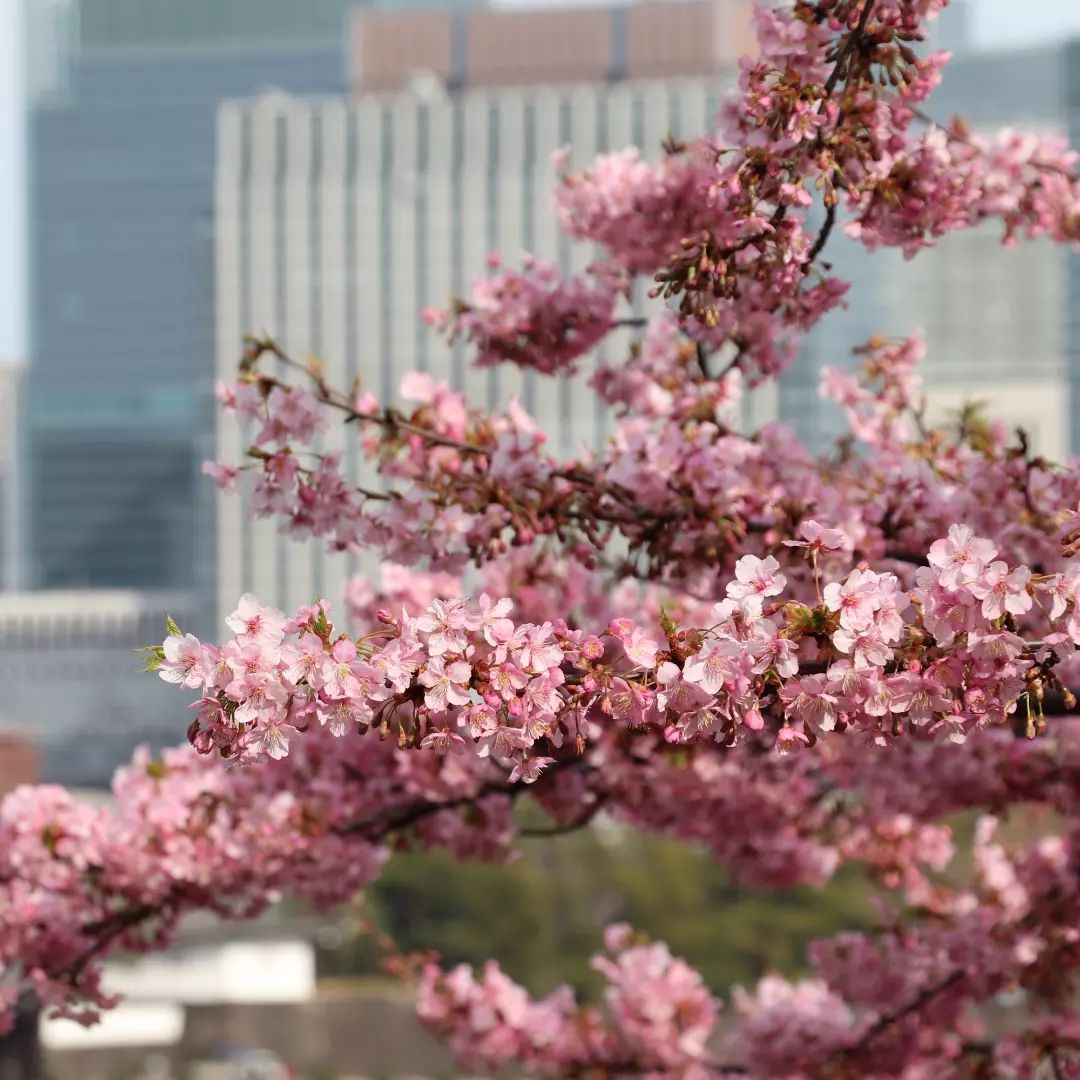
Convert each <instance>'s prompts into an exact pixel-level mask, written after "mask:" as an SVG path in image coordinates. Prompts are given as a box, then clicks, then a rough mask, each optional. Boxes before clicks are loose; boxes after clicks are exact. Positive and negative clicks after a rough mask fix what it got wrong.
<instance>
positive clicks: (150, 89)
mask: <svg viewBox="0 0 1080 1080" xmlns="http://www.w3.org/2000/svg"><path fill="white" fill-rule="evenodd" d="M399 4H400V0H399ZM399 4H394V3H389V2H387V0H383V3H382V4H381V5H379V6H399ZM32 6H33V9H34V10H33V11H32V13H31V14H32V18H31V21H30V22H31V34H32V36H33V40H32V41H31V43H30V44H31V49H30V52H29V55H30V56H31V57H32V64H31V66H32V69H33V70H32V71H31V82H32V99H31V106H30V117H29V147H30V170H31V175H30V188H31V214H32V222H31V225H30V237H29V240H30V252H31V261H32V268H31V299H30V305H31V310H30V320H29V321H30V353H31V364H30V370H29V379H28V388H27V406H26V412H25V417H24V428H25V430H24V440H25V448H26V454H25V461H26V468H27V472H28V476H27V481H28V483H27V485H26V490H27V492H28V496H27V503H28V505H27V506H25V508H24V509H25V512H26V517H27V518H28V525H29V528H28V533H29V536H28V540H29V543H28V545H27V546H28V552H27V555H28V558H27V560H26V563H25V565H26V573H25V577H26V580H25V581H24V582H22V583H21V584H23V585H26V586H30V587H46V588H55V587H117V586H120V587H128V588H172V589H175V588H181V589H189V588H192V587H199V586H200V585H201V582H200V581H199V575H200V573H202V572H203V571H202V570H201V569H200V568H201V567H203V566H207V565H210V564H212V560H213V552H212V549H207V548H204V547H203V546H202V545H203V544H208V543H212V533H213V529H212V527H210V525H209V523H208V520H207V517H206V513H207V512H209V509H210V507H212V502H213V500H212V493H211V492H205V488H206V487H207V486H208V485H206V484H205V482H204V481H202V480H201V479H200V476H199V473H200V465H201V461H202V460H203V459H204V458H205V457H207V456H210V454H211V453H212V445H211V444H210V443H209V442H208V438H209V435H208V434H207V433H208V432H209V431H210V429H211V425H212V422H213V418H212V415H211V414H212V405H211V401H210V392H211V377H212V371H213V363H212V356H211V354H212V324H213V284H212V275H213V257H212V252H213V243H212V233H211V229H212V203H213V182H212V178H213V168H214V161H213V158H214V114H215V109H216V107H217V104H218V102H219V101H220V100H221V99H222V98H228V97H237V96H245V95H249V94H254V93H259V92H263V91H265V90H267V89H276V90H279V91H281V92H283V93H285V94H292V93H299V92H303V93H328V92H339V91H341V90H343V89H344V86H345V32H344V31H345V21H346V18H347V15H348V12H349V11H350V10H351V9H353V8H355V7H358V6H363V0H359V2H358V0H302V2H299V0H81V2H76V0H35V2H34V4H33V5H32ZM400 6H410V5H409V3H408V2H407V0H406V2H405V3H404V4H400ZM209 572H210V573H212V569H211V570H210V571H209Z"/></svg>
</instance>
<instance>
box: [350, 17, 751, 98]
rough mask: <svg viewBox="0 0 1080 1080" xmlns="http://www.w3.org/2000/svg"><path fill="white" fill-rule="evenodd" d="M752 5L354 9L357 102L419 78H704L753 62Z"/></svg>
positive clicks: (469, 82) (494, 82) (452, 81)
mask: <svg viewBox="0 0 1080 1080" xmlns="http://www.w3.org/2000/svg"><path fill="white" fill-rule="evenodd" d="M751 12H752V5H751V4H750V3H749V2H748V0H638V2H636V3H635V2H628V3H621V4H614V5H605V6H597V5H595V4H587V3H583V4H580V5H578V6H569V5H567V6H566V7H560V8H559V9H557V10H551V9H545V8H529V7H527V6H524V7H522V8H521V9H520V10H517V9H511V10H499V9H487V8H476V9H472V10H470V9H469V8H467V7H465V6H460V7H450V8H448V9H447V10H445V11H439V10H428V11H415V12H401V11H394V10H373V9H362V8H361V9H357V10H356V11H354V12H353V15H352V18H351V21H350V48H349V85H350V87H351V88H352V89H353V91H354V92H360V91H363V92H368V91H387V90H399V89H401V88H402V87H403V86H404V85H405V83H406V81H407V79H408V78H409V76H410V75H411V74H412V73H413V72H416V71H425V72H429V73H430V74H432V75H434V76H435V77H436V78H438V80H439V81H440V82H442V83H443V84H444V85H446V86H447V87H449V88H457V87H462V86H498V85H507V84H517V85H536V84H541V83H569V82H603V81H618V80H622V79H649V78H659V77H667V76H671V77H678V76H684V75H694V74H701V73H702V72H709V71H716V70H720V69H723V68H727V67H734V66H735V65H736V64H737V63H738V60H739V57H740V56H743V55H745V54H747V53H752V52H754V49H755V43H754V35H753V29H752V22H751Z"/></svg>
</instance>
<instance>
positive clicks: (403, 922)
mask: <svg viewBox="0 0 1080 1080" xmlns="http://www.w3.org/2000/svg"><path fill="white" fill-rule="evenodd" d="M522 848H523V855H522V857H521V858H520V859H519V860H518V861H517V862H515V863H514V864H513V865H512V866H510V867H495V866H485V865H478V864H475V863H468V864H466V863H459V862H457V861H456V860H454V859H453V858H452V857H451V856H449V855H447V854H446V853H445V852H435V853H427V854H423V855H420V854H412V853H402V854H398V855H395V856H394V858H393V859H392V860H391V862H390V863H389V864H388V866H387V867H386V870H385V872H384V873H383V875H382V877H381V878H380V879H379V880H378V882H377V883H376V884H375V885H374V886H373V887H372V889H371V890H370V891H369V892H368V893H367V895H366V908H367V911H368V914H369V915H370V916H371V917H372V919H373V921H374V922H375V923H376V924H377V925H378V926H379V927H380V928H381V929H382V930H384V931H386V932H387V933H388V934H389V935H390V936H391V937H392V938H393V939H394V940H395V941H396V942H397V944H398V945H399V946H400V947H401V948H402V949H404V950H406V951H410V950H418V951H423V950H427V949H434V950H436V951H438V952H439V953H440V954H441V956H442V958H443V960H444V962H445V963H447V964H457V963H463V962H464V963H469V964H481V963H483V961H484V960H485V959H487V958H489V957H494V958H496V959H497V960H498V961H499V963H500V964H501V965H502V966H503V968H504V969H505V970H506V971H507V973H508V974H510V975H511V976H512V977H513V978H515V979H518V980H520V981H522V982H524V983H525V984H526V985H527V986H528V987H529V988H530V989H532V990H534V991H536V992H546V991H548V990H550V989H552V988H553V987H554V986H556V985H558V984H559V983H563V982H566V983H569V984H570V985H571V986H573V987H575V989H577V990H579V991H582V992H584V993H586V994H593V993H595V992H596V991H597V990H598V988H599V986H600V985H601V980H600V979H599V978H597V977H596V976H595V975H594V973H593V972H592V971H590V969H589V967H588V958H589V956H590V955H591V954H592V953H594V952H595V951H596V949H597V947H598V945H599V943H600V936H601V929H602V927H603V926H604V925H606V924H608V923H611V922H616V921H620V920H625V921H627V922H629V923H631V924H632V925H633V926H635V927H636V928H638V929H640V930H643V931H645V932H647V933H648V934H650V935H652V936H655V937H657V938H661V939H663V940H666V941H667V942H668V943H669V944H670V946H671V948H672V950H673V951H674V952H676V953H678V954H680V955H682V956H684V957H686V959H688V960H689V961H690V962H691V963H692V964H694V965H695V966H696V967H698V968H699V969H700V970H701V972H702V974H703V975H704V976H705V977H706V978H707V980H708V982H709V984H710V985H711V986H712V987H713V989H714V990H716V991H717V992H724V991H726V990H728V989H729V988H730V987H731V986H732V985H734V984H736V983H751V982H753V981H754V980H755V979H756V978H758V977H759V976H760V975H761V974H762V973H764V972H765V971H769V970H777V971H781V972H783V973H784V974H788V975H790V974H797V973H799V972H800V971H803V970H805V966H806V965H805V960H804V957H805V949H806V945H807V943H808V942H809V941H810V940H812V939H813V938H815V937H819V936H825V935H829V934H832V933H835V932H836V931H837V930H839V929H842V928H853V927H858V926H861V925H865V924H868V923H869V915H870V907H869V903H868V896H869V894H870V891H871V886H870V885H869V884H868V883H867V881H866V879H865V878H864V877H863V876H862V875H861V874H858V873H856V872H854V871H851V870H849V871H846V872H844V873H841V874H840V875H839V876H838V877H837V878H836V879H835V880H833V881H832V882H831V883H830V884H829V886H828V887H826V888H825V889H823V890H813V889H809V888H799V889H790V890H784V891H781V892H774V893H770V892H761V891H757V890H751V889H745V888H742V887H740V886H738V885H737V884H735V883H733V882H732V880H731V878H730V876H729V875H728V874H727V873H725V871H724V870H723V869H722V868H721V867H718V866H717V865H716V864H715V863H714V862H713V861H712V860H711V859H710V858H709V857H708V856H707V855H705V854H703V853H701V852H698V851H697V850H695V849H694V848H692V847H689V846H687V845H685V844H681V843H676V842H673V841H668V840H663V839H659V838H656V837H652V836H637V835H632V834H631V833H629V832H624V831H623V830H622V829H620V828H618V827H616V826H612V825H610V824H609V823H603V824H602V825H600V826H598V827H594V828H591V829H587V830H584V831H582V832H581V833H579V834H577V835H575V836H569V837H560V838H559V839H558V840H557V841H556V840H547V839H530V840H526V841H523V843H522ZM378 964H379V958H378V953H377V950H376V948H375V946H374V945H373V943H372V940H371V938H370V937H369V936H367V935H361V936H358V937H355V938H351V939H348V940H346V941H345V943H344V944H343V945H342V946H341V947H339V948H335V949H327V950H323V951H322V952H321V953H320V971H321V972H322V973H324V974H327V975H349V974H356V975H362V974H370V973H372V972H374V971H376V970H378Z"/></svg>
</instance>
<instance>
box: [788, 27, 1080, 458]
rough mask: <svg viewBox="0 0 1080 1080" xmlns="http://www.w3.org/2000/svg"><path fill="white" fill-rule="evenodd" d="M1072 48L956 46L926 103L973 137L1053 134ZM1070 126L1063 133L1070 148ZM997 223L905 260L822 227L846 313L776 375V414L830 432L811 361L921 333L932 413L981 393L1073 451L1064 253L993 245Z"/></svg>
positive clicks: (1078, 430)
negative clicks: (1007, 130) (1005, 131)
mask: <svg viewBox="0 0 1080 1080" xmlns="http://www.w3.org/2000/svg"><path fill="white" fill-rule="evenodd" d="M1078 65H1080V52H1078V51H1077V49H1076V47H1075V46H1071V45H1070V46H1052V47H1044V48H1035V49H1024V50H1016V51H1009V52H995V53H978V52H966V51H965V52H962V53H961V54H960V56H958V57H957V58H956V59H954V60H953V62H952V63H951V64H949V66H948V67H947V68H946V69H945V72H944V78H943V81H942V84H941V86H940V87H939V88H938V89H937V91H936V92H935V93H934V95H933V97H932V98H931V99H930V101H929V103H928V105H927V108H928V111H929V112H930V113H931V114H932V115H933V116H934V117H935V118H937V119H940V120H942V121H945V120H948V119H950V118H951V117H952V116H955V115H957V114H960V115H963V116H964V117H966V118H967V119H968V120H969V121H970V122H971V124H972V126H973V127H974V128H975V129H976V130H979V131H982V132H985V133H992V132H994V131H995V130H997V129H999V128H1002V127H1012V128H1021V129H1024V130H1034V131H1042V132H1051V131H1055V132H1067V131H1068V127H1069V122H1070V117H1071V116H1073V115H1074V111H1075V109H1076V106H1075V105H1071V104H1070V99H1069V98H1068V96H1067V95H1068V93H1073V94H1076V93H1077V91H1075V90H1071V91H1070V90H1069V87H1075V86H1077V85H1080V66H1078ZM1077 134H1078V132H1074V133H1073V141H1074V144H1075V143H1076V141H1077V138H1076V136H1077ZM1001 237H1002V229H1001V226H1000V225H999V224H996V223H989V224H987V225H986V226H984V227H982V228H979V229H975V230H972V231H968V232H963V233H954V234H951V235H949V236H947V237H945V238H944V239H943V240H942V241H941V242H940V243H939V244H938V246H937V247H936V248H934V249H933V250H930V251H926V252H923V253H922V254H920V255H919V256H918V257H917V258H916V259H914V260H912V261H910V262H908V261H905V260H904V259H903V257H902V256H901V255H900V253H899V252H896V251H884V250H883V251H878V252H875V253H872V254H871V253H868V252H866V251H865V250H864V249H863V248H862V247H861V246H860V245H859V244H857V243H855V242H853V241H851V240H848V239H847V238H846V237H844V236H843V235H841V232H840V230H839V229H838V230H836V231H835V232H834V233H833V236H832V238H831V240H830V242H829V248H828V251H827V253H826V257H827V258H828V259H829V261H830V262H831V263H832V264H833V266H834V270H835V273H836V274H838V275H839V276H840V277H841V278H843V279H845V280H847V281H850V282H851V283H852V287H851V292H850V293H849V297H848V299H849V308H848V310H847V311H842V312H836V313H834V314H832V315H830V316H829V317H828V318H827V319H825V320H824V322H823V323H822V324H821V325H820V326H819V328H818V329H817V330H816V331H815V332H814V334H813V335H812V336H811V338H810V340H809V342H808V343H807V345H806V347H805V349H804V350H803V354H802V355H801V356H800V358H799V360H798V361H797V362H796V363H795V364H794V365H793V366H792V367H791V369H789V371H788V372H787V373H785V375H784V376H783V378H782V379H781V381H780V393H779V402H778V406H779V415H780V416H781V417H782V418H783V419H784V420H787V421H788V422H790V423H791V424H792V425H793V426H794V427H795V429H796V430H797V431H798V433H799V435H800V436H801V437H803V438H804V439H806V440H807V441H809V442H810V443H811V444H814V445H817V446H823V445H824V444H825V443H827V442H828V441H830V440H831V439H832V438H833V436H834V435H836V434H838V433H840V432H841V431H843V430H844V425H843V421H842V419H841V416H840V412H839V410H838V409H836V408H835V407H833V406H832V405H831V404H829V403H826V402H824V401H822V400H821V398H820V396H819V394H818V382H819V372H820V369H821V367H822V366H823V365H832V366H836V367H851V366H853V365H854V363H855V361H854V360H853V358H852V357H851V355H850V349H851V347H852V346H853V345H857V344H859V343H861V342H863V341H865V340H866V339H867V338H868V337H870V336H871V335H872V334H874V333H883V334H886V335H890V336H906V335H908V334H910V333H912V332H913V331H915V330H919V329H921V330H923V331H924V332H925V336H926V341H927V350H928V353H927V360H926V364H925V366H924V369H923V375H924V377H925V379H926V384H927V393H928V399H929V405H930V408H931V411H933V412H935V413H937V415H938V416H944V415H945V414H947V413H948V412H950V411H952V412H954V411H955V410H957V409H959V408H960V407H961V406H962V405H963V404H964V403H965V402H971V401H982V402H985V403H986V404H987V406H988V414H989V415H992V416H998V417H1003V418H1005V419H1007V420H1008V421H1010V422H1011V423H1012V424H1020V425H1023V426H1024V427H1025V428H1026V429H1027V430H1028V431H1029V432H1031V434H1032V435H1033V443H1034V445H1035V447H1036V449H1037V450H1039V451H1040V452H1042V453H1044V454H1047V455H1049V456H1050V457H1052V458H1055V459H1058V460H1063V459H1064V458H1065V456H1066V455H1067V454H1068V453H1070V452H1071V451H1073V450H1076V449H1077V448H1080V427H1078V421H1077V415H1078V414H1077V409H1078V408H1080V403H1074V402H1073V401H1072V398H1073V394H1072V391H1071V384H1072V383H1073V381H1074V380H1075V379H1076V378H1077V376H1076V375H1075V374H1074V373H1073V372H1074V369H1075V368H1076V367H1077V364H1078V363H1080V356H1078V355H1077V353H1078V350H1077V347H1076V345H1075V339H1076V325H1077V322H1076V320H1077V316H1076V315H1075V314H1074V312H1075V308H1076V303H1075V299H1074V297H1075V296H1076V295H1077V292H1076V291H1072V292H1071V291H1070V289H1071V288H1072V289H1073V290H1076V289H1078V288H1080V287H1077V286H1075V285H1072V286H1070V282H1075V280H1076V267H1077V265H1078V264H1077V257H1076V256H1075V255H1074V254H1071V253H1070V252H1069V251H1068V250H1067V249H1066V247H1065V246H1064V245H1056V244H1052V243H1050V242H1049V241H1035V242H1029V241H1020V242H1019V243H1018V244H1017V245H1016V246H1015V247H1013V248H1009V249H1006V248H1004V247H1002V244H1001Z"/></svg>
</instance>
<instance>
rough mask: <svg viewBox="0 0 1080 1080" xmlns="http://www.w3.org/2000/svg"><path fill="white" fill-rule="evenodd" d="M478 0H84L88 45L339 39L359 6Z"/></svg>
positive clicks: (83, 33)
mask: <svg viewBox="0 0 1080 1080" xmlns="http://www.w3.org/2000/svg"><path fill="white" fill-rule="evenodd" d="M474 2H475V0H80V2H78V3H77V10H78V19H79V31H78V39H79V41H80V43H81V44H82V45H83V46H84V47H95V48H96V47H119V46H131V45H183V44H197V43H213V42H229V41H245V42H252V43H258V42H264V43H265V42H273V41H289V42H296V41H308V42H338V41H341V40H342V38H343V32H344V27H345V20H346V16H347V14H348V12H350V11H351V10H352V9H354V8H358V7H377V8H399V9H416V8H432V7H436V8H437V7H442V6H446V5H449V6H452V7H455V8H457V7H462V6H470V5H471V4H472V3H474Z"/></svg>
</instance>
